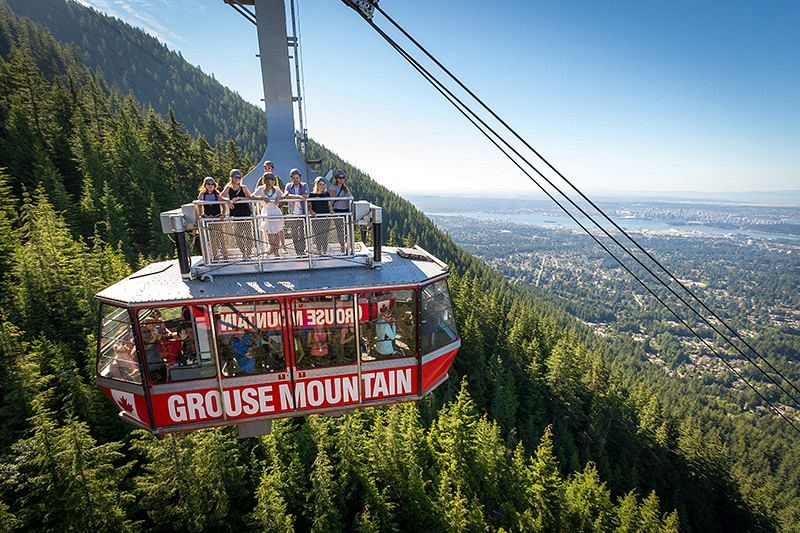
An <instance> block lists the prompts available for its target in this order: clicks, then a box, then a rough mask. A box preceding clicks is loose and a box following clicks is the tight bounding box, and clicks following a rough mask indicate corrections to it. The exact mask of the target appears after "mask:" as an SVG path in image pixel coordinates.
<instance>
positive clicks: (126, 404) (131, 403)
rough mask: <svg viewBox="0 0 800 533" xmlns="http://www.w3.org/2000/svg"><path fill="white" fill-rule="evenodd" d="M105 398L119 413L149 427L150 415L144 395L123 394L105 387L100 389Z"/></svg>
mask: <svg viewBox="0 0 800 533" xmlns="http://www.w3.org/2000/svg"><path fill="white" fill-rule="evenodd" d="M100 388H101V389H103V392H104V393H106V396H108V397H109V398H111V401H112V402H114V403H115V404H116V405H117V408H118V409H119V410H120V412H123V413H125V414H127V415H128V416H130V417H131V418H135V419H136V420H138V421H139V422H141V423H143V424H145V425H146V426H149V425H150V415H149V414H148V413H147V399H146V398H145V397H144V393H143V392H142V393H138V392H137V393H133V392H125V391H121V390H117V389H111V388H107V387H100Z"/></svg>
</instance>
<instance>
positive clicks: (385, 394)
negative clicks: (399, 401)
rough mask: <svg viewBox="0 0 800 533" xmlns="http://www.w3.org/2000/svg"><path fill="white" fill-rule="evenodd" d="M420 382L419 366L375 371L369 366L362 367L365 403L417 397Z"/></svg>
mask: <svg viewBox="0 0 800 533" xmlns="http://www.w3.org/2000/svg"><path fill="white" fill-rule="evenodd" d="M418 382H419V379H418V371H417V365H411V366H399V367H395V368H383V369H377V368H376V369H374V370H373V369H370V368H369V364H367V365H364V366H362V367H361V383H362V385H363V388H362V391H363V395H364V401H369V400H382V399H384V398H394V397H401V396H409V395H412V394H414V395H416V394H418V393H419V391H418V389H417V384H418Z"/></svg>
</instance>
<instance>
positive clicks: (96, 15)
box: [87, 8, 232, 114]
mask: <svg viewBox="0 0 800 533" xmlns="http://www.w3.org/2000/svg"><path fill="white" fill-rule="evenodd" d="M87 11H88V12H89V13H90V14H91V15H92V16H93V17H94V18H96V19H97V20H99V21H100V22H102V23H103V24H105V25H106V26H107V27H109V28H110V29H112V30H114V31H115V32H116V33H118V34H119V35H120V36H121V37H122V38H123V39H125V40H126V41H128V42H129V43H131V44H132V45H134V46H135V47H136V48H138V49H139V50H141V51H142V52H144V53H145V54H147V55H148V56H150V57H151V58H152V59H153V61H155V62H157V63H159V64H160V65H161V66H162V67H164V68H165V69H167V70H169V71H170V72H172V73H173V74H175V75H176V76H177V77H179V78H180V79H182V80H183V81H185V82H186V83H188V84H189V85H191V86H192V87H193V88H194V89H195V90H196V91H197V92H199V93H201V94H202V95H204V96H205V97H206V98H208V99H209V100H211V101H212V102H214V103H215V104H217V105H218V106H220V107H221V108H222V109H224V110H225V111H227V112H228V113H229V114H232V111H231V110H230V109H228V106H226V105H225V104H223V103H222V102H221V101H220V100H219V99H217V98H215V97H214V96H212V95H210V94H208V92H206V91H205V90H204V89H203V88H202V87H198V86H197V85H196V84H195V83H194V82H193V81H192V80H190V79H189V78H187V77H186V76H184V75H183V74H181V73H180V72H178V70H177V69H176V68H175V67H173V66H172V65H169V64H167V63H166V62H164V61H162V60H161V59H160V58H159V57H158V56H156V55H155V54H154V53H152V52H151V51H150V50H148V49H147V48H145V47H144V46H142V45H141V44H139V43H137V42H136V41H135V40H133V38H131V37H130V36H129V35H126V34H125V33H124V32H123V31H122V30H120V29H119V28H117V27H116V26H114V25H113V24H111V23H110V22H108V21H107V20H106V17H105V16H104V15H101V14H100V13H99V12H97V11H95V10H94V9H93V8H87Z"/></svg>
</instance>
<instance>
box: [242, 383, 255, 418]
mask: <svg viewBox="0 0 800 533" xmlns="http://www.w3.org/2000/svg"><path fill="white" fill-rule="evenodd" d="M242 401H243V403H244V407H243V408H242V410H243V411H244V414H246V415H254V414H256V413H257V412H258V400H256V390H255V389H244V390H243V391H242Z"/></svg>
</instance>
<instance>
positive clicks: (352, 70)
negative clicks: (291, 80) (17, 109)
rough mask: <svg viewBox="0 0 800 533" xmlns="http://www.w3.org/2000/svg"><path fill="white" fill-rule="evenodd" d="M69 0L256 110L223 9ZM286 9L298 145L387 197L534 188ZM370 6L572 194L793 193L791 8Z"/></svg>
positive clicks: (319, 21)
mask: <svg viewBox="0 0 800 533" xmlns="http://www.w3.org/2000/svg"><path fill="white" fill-rule="evenodd" d="M82 1H83V3H84V4H89V5H93V6H94V7H96V8H97V9H99V10H101V11H104V12H107V13H110V14H112V15H115V16H118V17H120V18H122V19H123V20H125V21H127V22H129V23H131V24H133V25H136V26H139V27H141V28H143V29H145V30H146V31H148V32H149V33H151V34H152V35H154V36H156V37H158V38H159V39H161V40H162V41H163V42H165V43H166V44H168V45H169V46H170V47H171V48H174V49H178V50H180V51H181V53H182V54H183V56H184V57H185V58H186V59H187V60H188V61H190V62H191V63H193V64H196V65H199V66H200V67H202V68H203V70H205V71H206V72H209V73H213V74H214V75H215V76H216V78H217V79H218V80H220V81H221V82H223V83H225V84H226V85H228V86H229V87H231V88H232V89H234V90H236V91H238V92H239V93H240V94H241V95H242V96H243V97H244V98H246V99H247V100H249V101H251V102H253V103H256V104H259V105H260V103H259V99H260V98H261V96H262V87H261V82H260V74H259V64H258V61H257V59H256V58H255V54H256V53H257V43H256V35H255V28H254V27H253V26H252V25H251V24H250V23H249V22H246V21H245V20H244V19H243V18H242V17H241V16H240V15H238V14H237V13H236V12H235V11H234V10H233V9H232V8H230V7H228V6H226V5H225V4H224V3H223V2H222V0H205V1H202V2H192V1H189V0H124V1H123V0H82ZM299 2H300V9H301V19H300V23H301V36H302V43H303V52H304V60H305V87H306V104H307V108H308V113H309V115H308V128H309V133H310V135H311V136H312V137H314V138H315V139H316V140H318V141H320V142H322V143H323V144H325V145H327V146H328V147H330V148H332V149H334V150H335V151H337V152H338V153H339V154H340V155H341V156H343V157H344V158H345V159H347V160H349V161H350V162H352V163H353V164H356V165H357V166H359V167H361V168H362V169H364V170H366V171H368V172H369V173H371V174H372V175H373V177H375V178H377V179H378V180H379V181H380V182H382V183H383V184H385V185H387V186H389V187H391V188H393V189H395V190H398V191H400V192H408V191H417V192H424V191H431V192H450V193H472V194H474V193H478V194H480V193H484V192H491V193H494V194H496V193H505V192H508V191H510V192H512V193H513V192H514V191H518V190H530V188H531V187H532V184H530V183H529V182H528V181H527V178H525V177H524V176H523V175H522V174H521V173H520V172H519V171H518V170H517V169H516V168H515V167H513V166H512V165H511V164H510V163H508V162H507V161H505V160H504V158H503V156H502V155H501V154H499V152H497V151H496V150H495V148H494V147H492V146H491V145H489V144H488V142H487V141H486V140H485V139H484V138H483V137H482V136H481V135H480V134H479V133H478V132H476V131H474V130H473V129H472V127H471V126H470V125H469V124H468V123H467V122H466V121H465V120H464V118H463V117H461V116H460V115H459V114H458V113H457V112H456V111H455V110H453V109H452V108H451V107H450V106H449V104H447V103H446V102H445V101H444V100H443V99H442V97H441V96H440V95H439V94H438V93H435V92H434V91H433V89H432V88H431V87H430V86H428V85H427V83H426V82H425V81H424V80H422V79H421V78H420V77H419V76H418V75H417V74H416V72H414V71H413V70H412V69H411V68H410V67H409V66H408V65H407V64H406V63H405V62H404V61H403V60H402V59H401V58H400V57H399V56H397V55H396V53H395V52H394V51H393V50H391V49H390V48H389V47H388V45H386V44H385V43H384V42H383V41H382V40H380V38H379V37H378V36H377V35H376V34H375V33H374V32H373V31H372V30H371V29H370V28H369V27H368V26H367V25H366V24H365V23H364V22H363V21H362V20H361V19H360V18H359V17H358V16H357V15H356V14H355V13H354V12H352V11H351V10H350V9H348V8H347V7H345V6H344V5H343V4H342V3H341V2H339V1H337V0H299ZM381 6H382V7H383V8H384V9H385V10H386V11H387V12H388V13H389V14H391V15H392V16H393V17H394V18H395V19H396V20H398V22H400V23H401V24H403V25H404V26H405V27H406V29H407V30H408V31H409V32H410V33H411V34H413V35H414V36H415V37H416V38H417V39H418V40H420V41H421V42H422V43H423V44H425V45H426V46H427V47H428V48H429V49H430V50H431V51H432V52H433V53H434V54H435V55H437V56H438V57H439V58H440V59H441V60H442V61H443V62H444V63H445V64H446V65H448V66H449V67H450V68H451V70H453V71H454V72H455V73H456V74H457V75H459V76H460V77H461V78H462V80H464V81H465V82H466V83H467V85H469V86H470V87H472V88H473V90H474V91H475V92H476V93H478V94H479V95H480V96H481V97H482V98H483V99H484V100H485V101H487V102H488V103H489V104H490V105H492V106H493V107H494V108H495V109H496V110H497V111H498V112H499V113H500V115H501V116H503V117H504V118H506V120H507V121H508V122H509V123H510V124H511V125H512V126H514V127H515V128H517V129H518V131H520V132H521V133H522V134H523V136H524V137H525V138H526V139H527V140H528V141H529V142H530V143H531V144H532V145H533V146H534V147H535V148H537V150H539V151H540V152H541V153H542V154H543V155H545V156H546V157H548V158H549V159H550V160H551V161H552V162H553V163H554V164H555V165H556V167H557V168H559V169H560V170H561V171H562V172H564V173H565V174H566V175H567V176H569V177H570V178H571V179H573V180H574V181H575V183H576V184H578V185H579V186H582V187H585V188H587V189H589V190H595V191H600V190H625V191H631V190H635V191H675V190H679V191H714V190H736V191H746V190H765V189H773V190H774V189H800V31H798V28H800V2H796V1H779V0H775V1H767V2H756V1H748V2H744V1H738V0H731V1H725V2H722V1H718V2H710V1H703V0H696V1H693V2H688V1H686V2H684V1H671V2H664V1H661V2H656V1H648V0H638V1H622V0H619V1H611V2H597V1H580V0H575V1H573V2H569V3H567V2H556V1H550V2H536V1H531V2H522V1H520V2H514V1H510V2H503V3H496V2H485V1H483V2H480V1H474V0H462V1H455V0H439V1H435V2H423V1H409V0H406V1H402V2H401V1H396V0H395V1H392V0H383V1H382V2H381ZM376 21H378V22H379V24H381V25H382V26H383V25H384V24H383V23H382V21H380V19H377V18H376Z"/></svg>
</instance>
